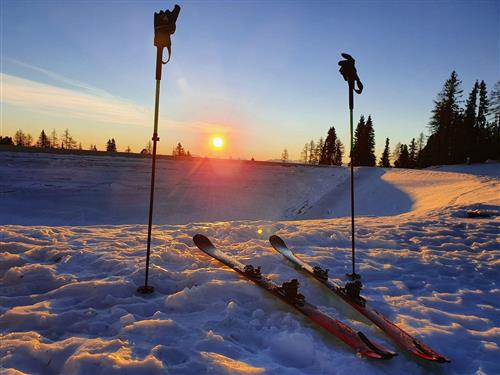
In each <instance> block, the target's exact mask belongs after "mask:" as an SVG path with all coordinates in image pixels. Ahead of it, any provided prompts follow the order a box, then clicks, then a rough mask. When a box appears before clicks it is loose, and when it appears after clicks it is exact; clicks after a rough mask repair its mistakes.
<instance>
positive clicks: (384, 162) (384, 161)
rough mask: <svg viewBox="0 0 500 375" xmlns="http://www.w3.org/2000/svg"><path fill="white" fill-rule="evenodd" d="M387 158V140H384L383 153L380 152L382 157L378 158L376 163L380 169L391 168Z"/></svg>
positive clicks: (388, 153)
mask: <svg viewBox="0 0 500 375" xmlns="http://www.w3.org/2000/svg"><path fill="white" fill-rule="evenodd" d="M389 156H390V151H389V138H386V139H385V147H384V151H383V152H382V156H381V157H380V161H379V163H378V165H379V166H380V167H384V168H390V166H391V161H390V159H389Z"/></svg>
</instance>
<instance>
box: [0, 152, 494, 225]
mask: <svg viewBox="0 0 500 375" xmlns="http://www.w3.org/2000/svg"><path fill="white" fill-rule="evenodd" d="M449 169H451V170H455V171H460V172H461V173H447V172H446V171H448V170H449ZM150 174H151V160H150V159H138V158H125V157H102V156H83V155H60V154H35V153H11V152H0V204H1V211H0V224H21V225H94V224H106V225H109V224H145V223H147V217H148V215H147V211H148V207H149V186H150V185H149V184H150ZM492 177H496V178H492ZM498 177H500V165H499V164H485V165H478V166H460V167H458V169H457V167H452V166H450V167H443V168H441V169H437V170H432V171H429V170H421V171H417V170H408V171H406V170H398V169H382V168H356V184H355V185H356V213H357V214H358V215H374V216H389V215H397V214H402V213H408V212H411V211H414V210H417V211H420V210H428V209H431V208H440V207H441V206H450V205H454V204H462V205H463V204H467V203H488V201H489V200H491V199H495V198H496V197H495V196H494V194H492V191H491V189H493V188H495V184H496V183H497V181H498ZM485 189H486V190H485ZM437 195H438V196H437ZM349 202H350V201H349V170H348V169H347V168H341V167H330V168H318V167H316V168H313V167H305V166H296V165H292V164H283V165H280V164H277V165H276V164H275V165H259V164H252V163H250V162H240V161H225V160H212V159H193V160H192V161H189V160H182V161H180V160H159V162H158V169H157V180H156V190H155V212H154V221H155V223H157V224H186V223H192V222H206V221H222V220H223V221H229V220H261V219H267V220H296V219H299V220H302V219H323V218H336V217H344V216H348V215H350V203H349Z"/></svg>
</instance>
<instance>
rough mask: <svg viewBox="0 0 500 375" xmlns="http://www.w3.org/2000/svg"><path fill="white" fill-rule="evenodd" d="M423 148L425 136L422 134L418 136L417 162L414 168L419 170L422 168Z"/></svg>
mask: <svg viewBox="0 0 500 375" xmlns="http://www.w3.org/2000/svg"><path fill="white" fill-rule="evenodd" d="M424 147H425V136H424V133H422V132H421V133H420V134H419V136H418V140H417V161H416V163H415V164H416V165H415V166H416V167H418V168H421V167H423V161H422V150H423V149H424Z"/></svg>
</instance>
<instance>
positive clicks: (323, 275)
mask: <svg viewBox="0 0 500 375" xmlns="http://www.w3.org/2000/svg"><path fill="white" fill-rule="evenodd" d="M313 272H314V275H316V276H317V277H318V278H320V279H321V280H324V281H326V280H328V269H326V270H324V269H323V268H321V267H320V266H314V268H313Z"/></svg>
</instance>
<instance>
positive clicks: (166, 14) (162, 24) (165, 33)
mask: <svg viewBox="0 0 500 375" xmlns="http://www.w3.org/2000/svg"><path fill="white" fill-rule="evenodd" d="M180 10H181V7H180V6H179V5H177V4H176V5H175V6H174V9H173V10H172V11H170V10H166V11H162V10H160V12H159V13H156V12H155V16H154V28H155V39H154V45H155V47H156V95H155V115H154V130H153V138H152V141H153V157H152V163H151V190H150V192H149V220H148V244H147V252H146V272H145V279H144V285H142V286H140V287H139V288H137V291H138V292H139V293H141V294H150V293H153V292H154V288H153V287H152V286H151V285H148V277H149V258H150V254H151V230H152V225H153V201H154V192H155V174H156V143H157V142H158V141H159V140H160V138H158V112H159V106H160V81H161V70H162V69H161V68H162V65H163V64H166V63H168V62H169V61H170V54H171V52H172V50H171V48H172V42H171V40H170V36H171V35H173V34H174V33H175V22H176V21H177V17H178V16H179V12H180ZM164 48H167V51H168V59H167V61H163V49H164Z"/></svg>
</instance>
